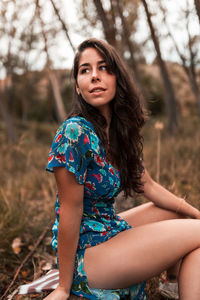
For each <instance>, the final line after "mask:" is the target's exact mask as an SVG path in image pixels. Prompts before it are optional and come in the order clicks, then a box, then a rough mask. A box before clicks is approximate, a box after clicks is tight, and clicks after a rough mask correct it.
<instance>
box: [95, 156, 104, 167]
mask: <svg viewBox="0 0 200 300" xmlns="http://www.w3.org/2000/svg"><path fill="white" fill-rule="evenodd" d="M94 159H95V161H96V163H97V164H98V165H99V166H101V167H104V165H105V164H104V162H103V159H102V158H101V157H100V156H99V155H95V156H94Z"/></svg>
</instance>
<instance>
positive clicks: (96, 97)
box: [76, 48, 116, 113]
mask: <svg viewBox="0 0 200 300" xmlns="http://www.w3.org/2000/svg"><path fill="white" fill-rule="evenodd" d="M76 91H77V93H78V94H81V95H82V97H83V99H84V100H85V101H86V102H87V103H88V104H90V105H92V106H94V107H95V108H97V109H99V110H100V111H101V112H102V113H103V112H104V111H107V110H108V108H109V107H110V102H111V101H112V100H113V98H114V97H115V93H116V76H115V75H114V74H110V73H108V71H107V66H106V62H105V60H104V59H103V57H102V56H101V55H100V53H99V52H98V51H97V50H96V49H94V48H86V49H85V50H84V51H83V52H82V54H81V56H80V60H79V65H78V74H77V83H76Z"/></svg>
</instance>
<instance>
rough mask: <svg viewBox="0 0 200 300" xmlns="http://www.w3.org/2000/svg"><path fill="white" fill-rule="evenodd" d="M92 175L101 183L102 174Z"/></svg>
mask: <svg viewBox="0 0 200 300" xmlns="http://www.w3.org/2000/svg"><path fill="white" fill-rule="evenodd" d="M91 176H93V177H94V178H96V179H97V181H98V182H99V183H100V182H102V176H101V175H100V174H91Z"/></svg>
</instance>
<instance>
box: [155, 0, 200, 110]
mask: <svg viewBox="0 0 200 300" xmlns="http://www.w3.org/2000/svg"><path fill="white" fill-rule="evenodd" d="M199 3H200V1H199ZM186 4H187V9H186V10H184V13H185V19H186V31H187V35H188V47H187V48H188V50H189V56H190V57H189V59H187V58H186V56H185V55H184V54H183V53H182V52H181V51H180V49H179V46H178V44H177V42H176V40H175V38H174V36H173V34H172V32H171V30H170V28H169V26H168V23H167V15H166V14H167V12H166V9H165V8H164V7H163V6H162V2H161V1H160V2H159V7H160V9H161V11H162V13H163V22H164V24H165V26H166V27H167V30H168V35H169V36H170V38H171V40H172V42H173V44H174V47H175V49H176V51H177V53H178V55H179V58H180V60H181V62H182V67H183V69H184V71H185V74H186V75H187V77H188V80H189V84H190V87H191V90H192V92H193V95H194V98H195V100H196V103H197V108H198V113H199V115H200V90H199V86H198V81H197V72H196V68H195V65H196V64H195V58H196V57H197V55H198V47H195V45H196V44H197V43H198V41H199V39H198V38H197V37H195V36H191V34H190V30H189V19H190V18H189V5H188V2H187V3H186ZM193 46H194V48H196V50H193ZM187 61H188V63H187Z"/></svg>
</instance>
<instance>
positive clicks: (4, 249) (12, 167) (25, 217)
mask: <svg viewBox="0 0 200 300" xmlns="http://www.w3.org/2000/svg"><path fill="white" fill-rule="evenodd" d="M163 122H164V123H165V121H163ZM199 124H200V122H199V119H197V118H190V119H189V118H188V119H184V120H182V125H181V128H180V130H179V132H178V133H177V136H176V137H170V136H169V135H168V133H167V130H166V128H164V130H163V131H161V153H160V156H161V159H160V165H161V169H160V182H161V184H163V185H164V186H165V187H167V188H168V189H170V190H171V191H173V192H175V193H176V194H179V195H182V196H186V197H187V200H188V201H189V202H190V203H192V204H193V205H195V206H196V207H198V208H199V207H200V201H199V194H200V185H199V182H200V156H199V153H200V125H199ZM154 125H155V120H149V121H148V123H147V124H146V127H145V129H144V136H145V143H144V158H145V166H146V168H147V169H148V170H149V172H150V173H151V175H152V177H153V178H156V174H157V169H156V161H157V155H158V154H157V136H158V132H157V130H156V129H155V128H154ZM18 127H19V128H20V138H19V141H18V143H17V144H16V145H8V144H7V143H6V135H5V128H4V125H3V124H0V153H1V155H0V166H1V176H0V241H1V242H0V266H1V267H0V268H1V270H0V272H1V273H0V282H1V287H0V289H1V290H0V294H1V293H3V291H4V290H5V288H6V287H7V286H8V285H9V283H10V281H11V280H12V278H13V276H14V273H15V271H16V269H17V267H18V266H19V265H20V263H21V261H22V260H23V258H24V257H25V255H26V254H27V253H28V252H29V251H30V249H31V247H32V245H33V244H34V242H35V241H36V240H37V238H38V236H39V234H40V232H41V231H42V230H43V228H44V227H45V226H47V225H48V226H49V228H51V224H52V222H53V220H54V211H53V206H54V200H55V182H54V178H53V176H52V175H51V174H48V173H47V172H46V171H45V166H46V163H47V156H48V151H49V146H50V144H51V141H52V138H53V136H54V133H55V130H56V128H57V125H55V124H37V123H28V124H26V125H22V124H19V125H18ZM139 201H144V199H143V198H140V199H139ZM133 203H134V200H133V199H129V200H128V201H127V202H119V201H118V203H117V209H118V210H123V209H127V208H129V207H131V206H133ZM49 236H51V232H50V231H49ZM15 237H20V238H21V239H22V243H23V244H22V248H21V251H20V253H19V254H15V253H14V252H13V249H12V247H11V245H12V241H13V239H14V238H15ZM47 261H51V262H52V263H53V252H52V250H51V247H50V245H49V242H48V239H47V240H45V241H44V242H43V243H42V244H41V246H40V247H39V248H38V250H37V252H36V253H35V254H34V255H33V257H32V259H31V261H29V262H28V263H27V264H26V265H25V266H24V268H23V272H21V273H20V275H19V278H18V279H17V282H16V285H15V286H14V287H13V289H15V288H16V287H17V286H18V285H19V284H22V283H25V282H27V281H29V280H32V279H33V278H36V277H37V276H39V275H41V274H42V272H43V271H42V268H43V266H44V265H45V264H46V262H47ZM157 283H158V280H156V279H153V280H152V281H151V282H149V284H148V295H149V299H151V300H154V299H157V300H158V299H160V298H159V296H158V295H157V294H156V292H155V290H156V288H155V287H156V285H157ZM11 292H12V291H11ZM29 298H30V297H29ZM36 298H37V299H42V297H40V296H37V297H36ZM23 299H28V298H24V297H23Z"/></svg>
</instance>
